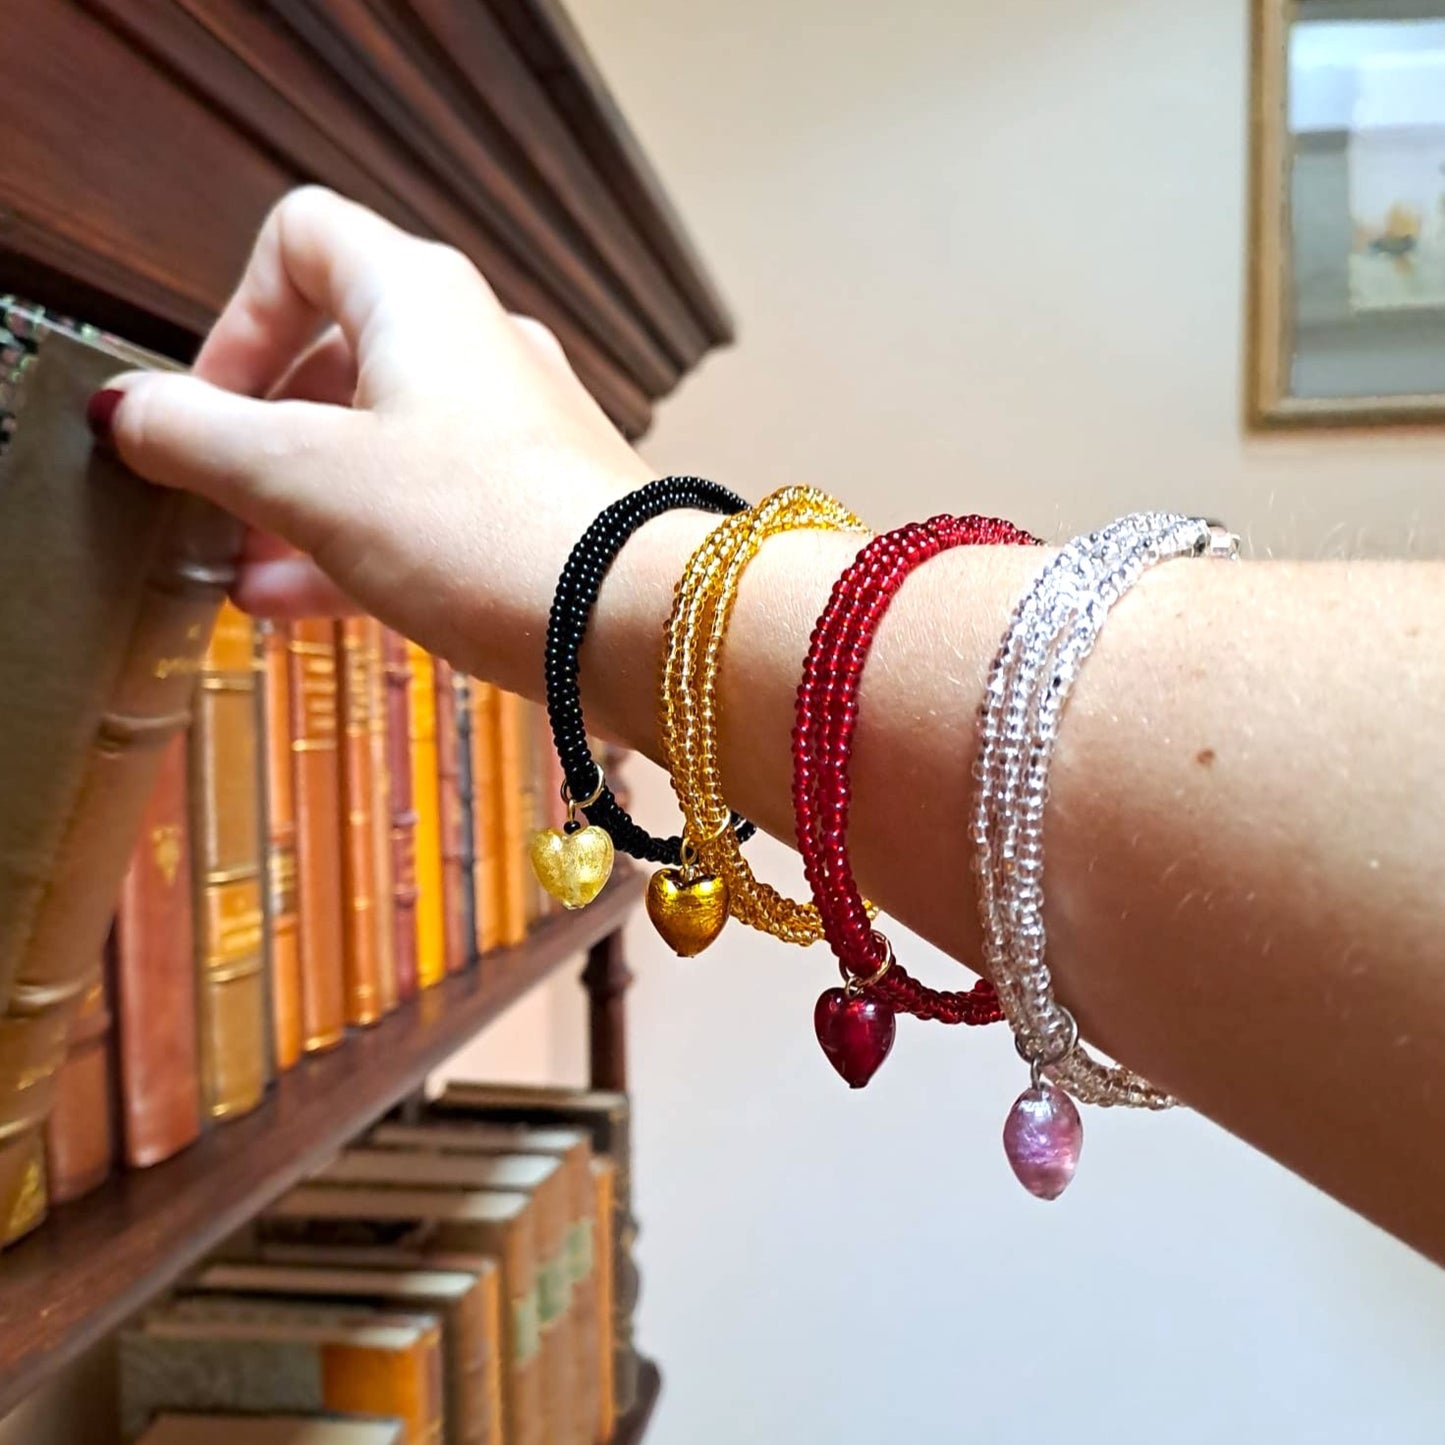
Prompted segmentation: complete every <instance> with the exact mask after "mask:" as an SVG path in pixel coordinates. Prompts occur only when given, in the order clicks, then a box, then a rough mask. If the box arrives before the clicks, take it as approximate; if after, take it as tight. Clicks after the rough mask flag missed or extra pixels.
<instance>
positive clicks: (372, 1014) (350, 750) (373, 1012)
mask: <svg viewBox="0 0 1445 1445" xmlns="http://www.w3.org/2000/svg"><path fill="white" fill-rule="evenodd" d="M336 649H337V654H338V656H339V658H340V662H341V679H340V688H339V692H340V708H341V810H340V811H341V877H342V899H343V901H344V912H343V915H342V919H343V929H344V948H343V955H342V956H343V960H344V965H345V977H346V1020H347V1022H348V1023H352V1024H358V1025H361V1026H363V1027H364V1026H366V1025H368V1024H374V1023H375V1022H376V1021H377V1020H378V1019H380V1018H381V1017H382V1015H383V1013H384V1012H385V1009H384V1008H383V1005H382V989H381V959H380V956H379V955H378V953H377V939H376V918H375V914H374V910H375V908H376V835H375V831H374V830H375V828H376V826H377V825H378V824H379V823H380V821H381V820H380V818H379V817H377V816H376V814H374V813H373V811H372V808H373V805H374V802H375V790H374V788H373V786H372V778H371V701H372V686H371V676H370V671H369V669H370V666H371V657H370V654H369V652H368V651H367V646H366V622H365V620H364V619H363V618H360V617H348V618H347V619H346V620H345V621H343V622H338V623H337V624H336Z"/></svg>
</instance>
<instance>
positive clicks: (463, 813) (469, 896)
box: [452, 672, 477, 967]
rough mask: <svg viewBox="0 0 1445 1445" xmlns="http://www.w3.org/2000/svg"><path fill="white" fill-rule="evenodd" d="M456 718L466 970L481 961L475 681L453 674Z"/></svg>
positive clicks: (458, 824)
mask: <svg viewBox="0 0 1445 1445" xmlns="http://www.w3.org/2000/svg"><path fill="white" fill-rule="evenodd" d="M452 693H453V697H452V714H453V717H454V718H455V729H456V740H457V742H456V748H457V793H458V796H459V798H460V801H461V807H460V810H459V816H458V819H457V827H458V833H459V837H458V844H457V847H458V854H457V867H458V868H459V869H460V870H461V893H462V919H461V922H462V953H463V955H464V956H463V960H462V962H463V966H464V967H465V966H468V965H470V964H473V963H475V962H476V961H477V796H476V793H477V790H476V780H475V778H474V777H473V775H472V681H471V679H470V678H469V677H467V676H465V675H464V674H463V673H460V672H454V673H453V674H452Z"/></svg>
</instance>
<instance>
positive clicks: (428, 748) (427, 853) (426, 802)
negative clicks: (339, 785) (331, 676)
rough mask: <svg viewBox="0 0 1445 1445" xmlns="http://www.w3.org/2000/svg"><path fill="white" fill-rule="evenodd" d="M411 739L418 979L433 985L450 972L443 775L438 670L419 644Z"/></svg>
mask: <svg viewBox="0 0 1445 1445" xmlns="http://www.w3.org/2000/svg"><path fill="white" fill-rule="evenodd" d="M406 665H407V668H408V670H409V671H410V673H411V677H410V679H409V681H408V683H407V742H408V745H409V747H410V750H411V797H412V806H413V807H414V808H415V810H416V978H417V985H418V987H420V988H432V987H434V986H435V985H436V984H439V983H440V982H441V981H442V979H443V978H444V977H445V976H446V938H445V914H446V904H445V900H444V899H443V897H442V832H441V776H440V774H439V773H438V771H437V694H436V668H435V666H434V664H433V661H432V656H431V654H430V653H429V652H427V651H426V649H425V648H422V647H419V646H418V645H417V644H416V643H415V642H408V643H407V644H406Z"/></svg>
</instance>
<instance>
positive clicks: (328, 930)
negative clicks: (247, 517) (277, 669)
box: [288, 618, 346, 1054]
mask: <svg viewBox="0 0 1445 1445" xmlns="http://www.w3.org/2000/svg"><path fill="white" fill-rule="evenodd" d="M288 650H289V654H290V659H291V775H292V778H293V780H294V783H295V788H296V876H297V880H298V883H297V903H298V905H299V906H298V913H299V915H300V922H301V932H300V937H301V1028H302V1033H301V1042H302V1047H303V1048H304V1049H305V1050H306V1052H307V1053H308V1054H314V1053H319V1052H320V1051H321V1050H323V1049H329V1048H333V1047H335V1045H337V1044H339V1043H340V1042H341V1040H342V1038H343V1037H345V1034H346V977H345V965H344V962H343V953H344V943H343V938H344V931H343V930H344V925H343V921H342V903H341V771H340V766H339V761H338V749H339V745H338V741H337V730H338V729H337V680H336V644H335V640H334V638H333V636H332V624H331V623H330V622H329V621H325V620H323V619H319V618H307V619H306V620H305V621H300V622H293V623H292V624H291V641H290V643H289V648H288Z"/></svg>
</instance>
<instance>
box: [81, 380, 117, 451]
mask: <svg viewBox="0 0 1445 1445" xmlns="http://www.w3.org/2000/svg"><path fill="white" fill-rule="evenodd" d="M124 395H125V392H123V391H122V390H121V389H120V388H119V387H118V386H107V387H105V388H104V389H103V390H102V391H98V392H96V393H95V395H94V396H93V397H91V399H90V400H89V401H88V402H87V403H86V404H85V421H86V425H87V426H89V427H90V430H91V432H92V433H93V435H94V436H95V439H96V441H98V442H105V443H108V442H109V441H110V432H111V427H112V426H113V425H114V423H115V409H116V407H118V406H119V405H120V402H121V398H122V397H123V396H124Z"/></svg>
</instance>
